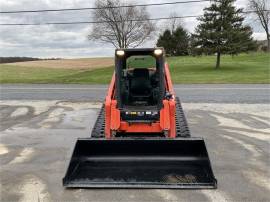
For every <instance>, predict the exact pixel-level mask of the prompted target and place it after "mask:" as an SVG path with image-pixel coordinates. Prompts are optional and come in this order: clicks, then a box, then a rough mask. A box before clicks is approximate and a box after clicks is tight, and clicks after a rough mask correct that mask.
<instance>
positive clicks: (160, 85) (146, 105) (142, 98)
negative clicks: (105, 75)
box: [115, 48, 165, 122]
mask: <svg viewBox="0 0 270 202" xmlns="http://www.w3.org/2000/svg"><path fill="white" fill-rule="evenodd" d="M163 52H164V51H163V49H159V48H158V49H153V48H151V49H150V48H149V49H117V50H116V57H115V58H116V71H115V72H116V78H118V79H117V81H116V99H117V103H118V107H119V109H121V113H122V118H124V119H125V120H133V121H143V120H145V121H147V122H149V120H150V121H151V120H158V118H159V110H160V109H161V108H162V100H163V98H164V92H165V87H164V57H163ZM145 109H147V110H148V111H146V110H145ZM147 114H148V115H151V117H152V118H151V117H149V116H146V115H147Z"/></svg>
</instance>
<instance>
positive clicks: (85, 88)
mask: <svg viewBox="0 0 270 202" xmlns="http://www.w3.org/2000/svg"><path fill="white" fill-rule="evenodd" d="M107 89H108V88H0V90H107ZM174 90H270V87H269V88H218V87H217V88H174Z"/></svg>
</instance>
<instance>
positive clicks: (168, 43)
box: [157, 29, 173, 55]
mask: <svg viewBox="0 0 270 202" xmlns="http://www.w3.org/2000/svg"><path fill="white" fill-rule="evenodd" d="M172 46H173V37H172V34H171V31H170V30H168V29H166V30H165V31H164V32H163V34H162V35H159V38H158V41H157V47H163V48H164V49H165V51H166V54H167V55H173V48H172Z"/></svg>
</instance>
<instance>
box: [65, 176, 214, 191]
mask: <svg viewBox="0 0 270 202" xmlns="http://www.w3.org/2000/svg"><path fill="white" fill-rule="evenodd" d="M63 186H64V187H65V188H103V189H104V188H105V189H106V188H131V189H132V188H133V189H136V188H144V189H217V180H216V178H213V179H212V182H206V183H177V184H176V183H175V184H173V183H143V182H138V183H134V182H132V183H131V182H130V183H127V182H119V183H117V182H114V183H106V182H104V183H97V182H91V183H89V182H88V183H83V182H81V183H80V182H79V183H78V182H77V183H72V181H69V180H68V179H65V178H63Z"/></svg>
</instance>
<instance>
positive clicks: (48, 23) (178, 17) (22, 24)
mask: <svg viewBox="0 0 270 202" xmlns="http://www.w3.org/2000/svg"><path fill="white" fill-rule="evenodd" d="M264 11H270V10H264ZM254 12H256V11H242V12H241V13H254ZM201 16H202V15H186V16H174V17H160V18H147V19H131V20H121V21H115V22H116V23H117V22H130V21H133V22H140V21H158V20H169V19H181V18H197V17H201ZM110 22H111V21H77V22H45V23H1V24H0V26H36V25H38V26H39V25H76V24H99V23H110Z"/></svg>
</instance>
